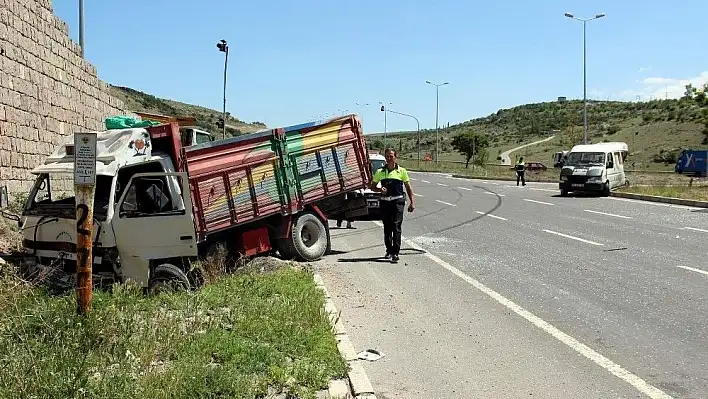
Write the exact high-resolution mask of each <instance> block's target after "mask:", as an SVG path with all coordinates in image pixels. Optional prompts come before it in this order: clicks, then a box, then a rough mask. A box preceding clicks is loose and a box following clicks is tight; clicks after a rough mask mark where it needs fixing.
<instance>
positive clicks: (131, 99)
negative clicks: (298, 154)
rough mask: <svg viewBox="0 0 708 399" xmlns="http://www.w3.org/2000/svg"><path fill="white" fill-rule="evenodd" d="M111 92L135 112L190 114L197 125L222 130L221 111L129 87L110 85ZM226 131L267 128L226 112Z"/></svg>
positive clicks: (244, 131) (237, 133) (209, 130)
mask: <svg viewBox="0 0 708 399" xmlns="http://www.w3.org/2000/svg"><path fill="white" fill-rule="evenodd" d="M109 88H110V94H111V95H112V96H114V97H116V98H118V99H120V100H122V101H123V102H124V103H125V108H126V109H127V110H128V111H133V112H149V113H156V114H161V115H167V116H189V117H193V118H195V119H196V125H197V126H199V127H201V128H202V129H204V130H206V131H208V132H210V133H212V134H216V133H219V132H221V129H219V128H218V127H217V125H216V122H217V120H218V119H219V118H220V117H221V115H222V114H221V111H216V110H213V109H209V108H205V107H201V106H198V105H191V104H185V103H181V102H178V101H173V100H167V99H163V98H158V97H155V96H153V95H150V94H147V93H143V92H141V91H138V90H134V89H131V88H129V87H121V86H112V85H109ZM226 119H227V120H226V132H227V133H228V134H231V135H232V136H237V135H239V134H244V133H251V132H255V131H257V130H261V129H263V128H265V127H266V126H265V124H263V123H261V122H252V123H246V122H243V121H241V120H239V119H237V118H234V117H233V116H231V115H230V114H229V113H228V112H227V113H226Z"/></svg>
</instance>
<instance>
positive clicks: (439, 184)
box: [437, 183, 447, 187]
mask: <svg viewBox="0 0 708 399" xmlns="http://www.w3.org/2000/svg"><path fill="white" fill-rule="evenodd" d="M437 185H438V186H443V187H447V184H442V183H437Z"/></svg>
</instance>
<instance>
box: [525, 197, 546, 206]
mask: <svg viewBox="0 0 708 399" xmlns="http://www.w3.org/2000/svg"><path fill="white" fill-rule="evenodd" d="M524 201H527V202H534V203H536V204H543V205H553V204H551V203H550V202H543V201H536V200H532V199H527V198H524Z"/></svg>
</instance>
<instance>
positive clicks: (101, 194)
mask: <svg viewBox="0 0 708 399" xmlns="http://www.w3.org/2000/svg"><path fill="white" fill-rule="evenodd" d="M73 178H74V176H73V175H70V174H66V173H59V174H42V175H39V176H38V177H37V180H36V181H35V183H34V187H33V188H32V191H30V194H29V195H30V198H29V199H28V204H27V205H28V207H27V210H25V212H24V214H25V215H35V216H45V215H46V216H56V217H61V218H68V219H70V218H75V217H76V211H75V208H76V203H75V199H74V180H73ZM112 181H113V177H112V176H104V175H98V176H96V194H95V197H94V201H93V206H94V210H93V213H94V217H95V218H96V219H97V220H105V219H106V215H107V214H108V203H109V200H110V192H111V183H112Z"/></svg>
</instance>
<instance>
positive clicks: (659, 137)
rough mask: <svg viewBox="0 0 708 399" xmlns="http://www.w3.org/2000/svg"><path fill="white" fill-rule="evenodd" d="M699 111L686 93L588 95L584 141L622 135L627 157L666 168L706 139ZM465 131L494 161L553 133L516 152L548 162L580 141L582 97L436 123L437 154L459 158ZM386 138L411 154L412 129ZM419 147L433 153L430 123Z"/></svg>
mask: <svg viewBox="0 0 708 399" xmlns="http://www.w3.org/2000/svg"><path fill="white" fill-rule="evenodd" d="M702 117H703V116H702V113H701V107H700V106H698V105H697V104H696V103H695V102H694V101H693V100H691V99H680V100H674V99H670V100H654V101H650V102H619V101H593V102H590V103H589V104H588V141H589V142H590V143H598V142H603V141H605V142H606V141H624V142H626V143H627V144H628V145H629V148H630V157H631V160H630V162H632V163H634V167H636V168H642V169H652V170H669V169H672V168H673V164H674V163H675V158H676V155H677V154H678V151H679V150H680V149H682V148H685V147H701V146H704V147H705V146H706V144H708V140H707V139H706V135H704V134H703V133H702V130H703V122H702V120H703V119H702ZM470 131H471V132H476V133H481V134H485V135H487V136H489V142H490V149H489V154H490V157H489V158H490V159H489V161H490V162H497V161H495V159H496V158H497V157H498V156H499V155H500V153H501V152H502V151H505V150H509V149H511V148H514V147H517V146H519V145H520V144H523V143H529V142H532V141H537V140H540V139H543V138H545V137H548V136H551V135H553V136H555V137H554V138H553V139H551V140H549V141H547V142H545V143H543V144H539V145H537V146H531V147H527V148H524V149H523V150H520V151H519V154H516V155H524V157H525V158H526V160H528V161H536V162H542V163H545V164H547V165H549V164H550V163H551V159H552V155H553V153H555V152H556V151H561V150H569V149H570V148H571V147H572V146H573V145H575V144H579V143H582V139H583V102H582V100H573V101H566V102H544V103H536V104H525V105H520V106H517V107H513V108H508V109H500V110H499V111H497V112H496V113H493V114H490V115H488V116H485V117H481V118H476V119H472V120H469V121H466V122H463V123H460V124H457V125H451V126H449V127H446V128H441V129H440V159H441V160H453V161H457V160H462V159H463V157H462V155H460V154H459V153H457V152H455V151H454V149H453V148H452V144H451V143H452V139H453V137H454V136H455V135H457V134H459V133H463V132H470ZM411 133H413V134H411ZM371 136H372V138H371V139H369V141H370V146H371V147H372V148H377V149H378V148H381V147H383V140H382V139H383V137H382V134H379V133H377V134H372V135H371ZM387 141H388V143H387V144H388V145H389V146H391V145H393V146H394V147H395V148H397V149H399V152H400V153H401V154H402V156H404V157H411V158H414V157H416V155H417V152H416V138H415V132H397V133H389V134H388V135H387ZM421 152H422V153H423V154H426V153H430V154H431V155H434V153H435V130H434V129H426V130H422V131H421ZM513 155H514V154H512V159H514V156H513ZM549 166H550V165H549Z"/></svg>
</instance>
